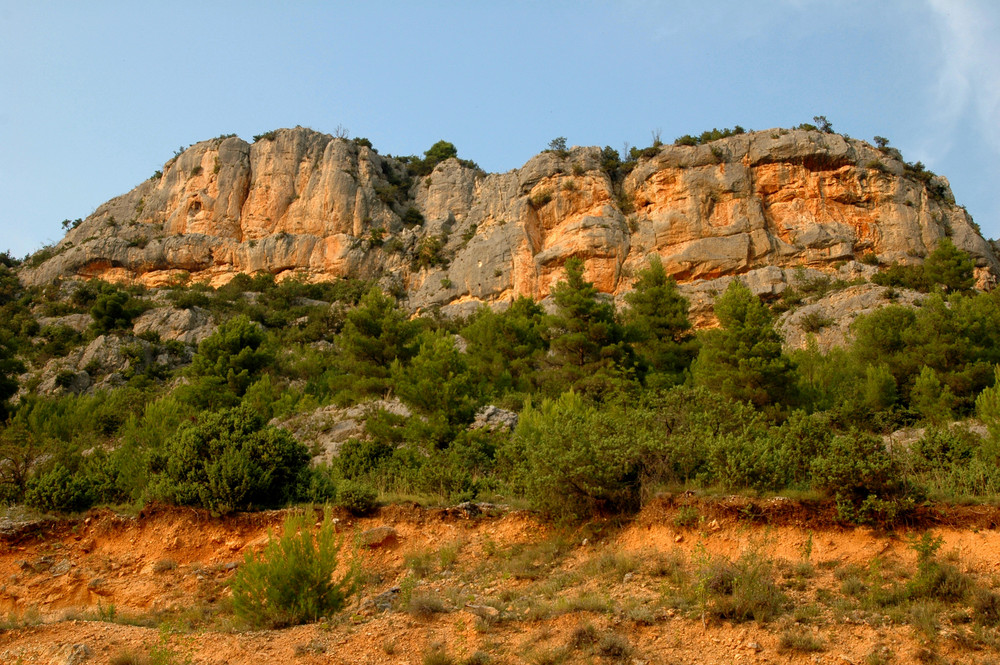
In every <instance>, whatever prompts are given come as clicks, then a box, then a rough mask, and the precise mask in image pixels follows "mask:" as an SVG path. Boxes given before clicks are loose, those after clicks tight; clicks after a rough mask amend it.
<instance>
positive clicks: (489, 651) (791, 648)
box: [0, 495, 1000, 665]
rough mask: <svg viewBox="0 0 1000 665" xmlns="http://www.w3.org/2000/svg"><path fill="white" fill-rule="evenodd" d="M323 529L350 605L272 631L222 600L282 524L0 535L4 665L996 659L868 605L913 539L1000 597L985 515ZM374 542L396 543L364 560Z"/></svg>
mask: <svg viewBox="0 0 1000 665" xmlns="http://www.w3.org/2000/svg"><path fill="white" fill-rule="evenodd" d="M473 512H474V511H473ZM336 517H337V519H338V520H339V521H338V524H337V528H338V531H339V532H340V533H342V534H343V535H344V536H345V547H344V549H343V555H344V558H345V565H347V562H348V561H347V560H349V559H352V557H353V558H354V559H355V560H356V561H357V563H358V564H359V565H360V567H361V570H362V571H363V582H364V584H363V586H362V588H361V589H360V592H359V593H358V594H357V595H356V596H354V597H352V599H351V600H350V605H349V607H348V608H347V609H346V610H345V611H343V612H342V613H340V614H338V615H337V616H335V617H329V618H328V619H326V620H323V621H320V622H318V623H316V624H311V625H306V626H298V627H295V628H290V629H285V630H275V631H249V630H246V629H245V628H243V627H241V626H239V625H238V624H237V623H236V622H235V619H234V618H233V615H232V613H231V611H230V610H229V607H228V597H229V591H228V586H227V583H228V581H229V579H230V578H231V577H232V575H233V574H234V573H235V571H236V570H237V569H238V566H239V563H240V562H241V561H242V559H243V557H244V555H245V554H246V553H247V552H250V551H259V550H260V549H261V548H262V547H263V545H264V544H265V543H266V542H267V539H268V537H269V532H276V531H277V530H278V529H279V528H280V525H281V522H282V520H283V518H284V512H283V511H273V512H265V513H253V514H244V515H236V516H230V517H226V518H215V517H211V516H209V515H208V514H206V513H204V512H201V511H195V510H186V509H178V508H165V507H151V508H148V509H147V510H145V511H143V512H142V513H141V514H140V515H138V516H136V517H126V516H120V515H116V514H114V513H113V512H111V511H107V510H102V511H95V512H92V513H91V514H89V515H88V516H87V517H86V518H84V519H80V520H67V521H47V522H42V523H39V524H36V525H34V526H31V527H24V526H23V525H22V526H21V527H19V529H18V530H17V531H16V532H11V533H8V534H7V535H6V536H0V537H2V540H0V613H2V614H0V616H4V615H6V617H7V620H6V621H5V622H4V621H0V663H24V664H25V665H27V664H31V663H45V664H49V663H57V664H59V665H63V664H65V663H97V664H104V663H117V664H119V665H123V664H124V663H149V664H150V665H152V664H154V663H155V664H167V663H259V662H268V661H274V662H289V663H290V662H294V663H303V664H308V663H414V664H417V663H423V662H425V657H426V658H428V659H431V658H434V657H437V658H438V660H437V661H436V662H440V663H447V662H452V663H462V662H470V663H473V662H475V663H487V662H489V663H522V662H524V663H534V664H543V663H577V662H594V663H614V662H620V663H636V662H638V663H678V664H679V663H703V664H709V663H734V662H746V663H812V662H830V663H857V664H860V663H865V662H896V663H908V662H916V661H917V660H923V662H935V660H934V659H939V660H938V661H937V662H945V661H947V662H961V663H973V662H988V659H989V658H990V657H995V653H996V649H997V647H998V645H1000V634H998V632H997V628H996V627H995V626H989V625H986V624H984V623H983V622H982V621H980V620H979V618H978V617H979V615H977V614H976V608H975V607H974V605H975V602H979V601H975V602H974V601H972V600H969V599H968V598H967V599H966V600H963V601H960V602H959V601H946V600H943V599H938V598H925V599H921V600H919V601H913V602H909V601H907V602H906V603H897V602H896V601H892V602H891V603H888V604H885V601H884V598H883V597H882V595H880V593H881V592H880V591H879V590H880V589H882V588H883V587H884V588H885V589H887V590H889V589H897V590H898V589H905V588H908V587H907V585H909V584H911V580H913V578H914V575H916V566H917V553H916V549H915V547H914V538H915V537H917V536H919V535H920V534H922V533H924V532H925V531H930V532H931V533H932V534H933V535H934V536H935V537H940V538H941V539H942V544H941V545H940V548H939V549H938V552H937V555H938V557H939V558H940V560H941V561H942V562H945V563H947V565H949V566H951V567H952V568H953V569H954V570H955V571H958V572H957V573H956V574H961V575H964V576H965V578H967V579H970V580H973V582H974V584H975V585H976V588H977V589H979V590H980V591H979V592H980V593H987V592H989V591H991V590H992V591H993V592H996V587H997V586H998V583H1000V531H998V530H997V528H996V525H997V522H998V521H1000V510H997V509H996V508H993V507H983V506H974V507H957V508H946V507H941V506H938V507H928V508H923V509H922V512H918V514H917V515H916V516H914V518H913V520H912V522H911V523H910V524H908V525H907V526H905V527H904V528H900V529H896V530H894V531H888V532H884V531H878V530H874V529H869V528H847V527H844V526H841V525H838V524H837V523H836V522H835V520H834V515H833V513H832V510H831V509H830V508H828V507H824V506H819V505H812V504H809V503H802V502H796V501H790V500H784V499H770V500H747V499H743V498H731V499H716V500H707V499H702V498H698V497H693V496H688V495H677V496H672V497H661V498H659V499H657V500H655V501H653V502H652V503H651V504H650V505H648V506H647V507H646V508H645V509H644V510H643V511H642V512H641V513H640V514H639V515H637V516H635V517H633V518H631V519H629V520H618V519H607V520H595V521H592V522H590V523H587V524H584V525H577V526H573V527H565V526H559V525H553V524H550V523H545V522H543V521H541V520H539V519H538V518H537V517H536V516H535V515H533V514H530V513H527V512H522V511H512V510H495V511H486V512H484V513H482V514H470V512H469V511H467V510H463V509H458V508H451V509H424V508H419V507H416V506H407V505H396V506H388V507H384V508H382V509H381V510H380V511H379V512H378V513H377V514H376V515H374V516H371V517H366V518H354V517H351V516H350V515H348V514H346V513H337V514H336ZM378 527H389V528H391V530H392V537H390V538H385V539H384V540H379V542H378V544H376V546H374V547H369V546H366V545H364V544H363V542H364V537H363V535H362V534H365V532H367V531H368V530H370V529H375V528H378ZM377 535H378V537H379V538H382V536H384V535H385V533H383V532H379V533H378V534H377ZM740 561H743V562H749V565H751V566H753V565H758V564H759V565H760V567H761V570H764V571H766V574H767V575H768V576H769V579H771V580H772V581H773V584H774V587H773V592H774V594H775V603H777V604H776V605H775V608H776V610H775V613H774V615H773V616H770V617H769V618H767V619H766V620H753V619H752V618H751V619H750V620H746V621H742V620H739V619H737V618H733V616H732V615H727V614H726V610H724V609H721V610H720V609H719V608H724V607H726V605H725V603H724V602H723V601H726V602H728V600H727V598H726V597H725V594H726V593H727V591H726V589H725V585H726V584H727V583H728V584H730V585H731V584H732V580H729V581H728V582H727V581H726V577H725V575H724V574H722V573H720V574H719V575H718V579H716V577H712V575H710V574H709V573H706V572H705V571H707V570H714V569H712V568H711V567H712V566H716V567H717V568H718V569H719V570H721V571H722V572H723V573H724V572H725V568H726V565H730V564H732V565H735V563H734V562H736V563H738V562H740ZM712 574H714V573H712ZM720 580H721V581H720ZM886 593H887V594H888V593H889V592H888V591H886ZM883 595H884V594H883ZM886 597H889V596H886ZM969 598H971V596H969ZM893 603H895V604H893ZM428 654H431V656H428ZM817 658H818V659H819V660H816V659H817Z"/></svg>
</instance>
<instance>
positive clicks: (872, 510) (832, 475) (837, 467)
mask: <svg viewBox="0 0 1000 665" xmlns="http://www.w3.org/2000/svg"><path fill="white" fill-rule="evenodd" d="M812 472H813V486H814V487H815V488H816V489H817V490H819V491H821V492H823V493H825V494H827V495H828V496H831V497H833V498H834V499H835V500H836V502H837V512H838V514H839V516H840V518H841V519H843V520H844V521H848V522H857V523H861V524H865V523H873V524H880V525H892V524H894V523H896V522H897V521H899V520H900V519H901V518H902V517H903V516H904V515H905V514H906V512H907V511H908V510H910V509H911V508H912V507H913V506H914V505H915V503H916V499H917V498H919V496H920V493H919V492H918V491H917V490H916V488H914V487H913V486H912V485H911V483H910V482H908V481H907V480H905V479H904V474H903V472H902V468H901V466H900V463H899V460H898V459H897V458H895V457H893V456H892V455H891V454H890V453H889V451H888V450H886V446H885V444H884V443H883V442H882V439H881V438H880V437H877V436H873V435H871V434H864V433H862V432H852V433H850V434H842V435H838V436H835V437H834V438H833V440H832V441H831V442H830V445H829V447H828V448H827V449H826V451H825V452H824V454H823V455H822V456H820V457H817V458H816V460H815V461H814V462H813V465H812Z"/></svg>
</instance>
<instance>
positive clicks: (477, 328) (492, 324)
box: [461, 296, 548, 397]
mask: <svg viewBox="0 0 1000 665" xmlns="http://www.w3.org/2000/svg"><path fill="white" fill-rule="evenodd" d="M461 334H462V338H463V339H464V340H465V341H466V342H467V343H468V348H467V349H466V351H467V354H468V363H469V369H470V371H471V372H472V373H473V374H474V375H475V376H477V377H479V379H480V380H481V381H482V382H483V384H484V386H483V388H484V390H488V391H489V392H491V393H492V394H493V395H496V396H498V397H500V396H502V395H504V394H505V393H507V392H511V391H514V392H520V393H529V392H531V391H532V390H533V389H534V378H535V372H536V369H537V367H538V366H539V364H540V363H541V358H542V356H543V355H544V354H545V351H546V350H547V349H548V342H547V341H546V337H545V312H544V310H542V308H541V307H540V306H539V305H538V303H536V302H535V301H534V300H532V299H531V298H525V297H523V296H522V297H520V298H518V299H517V300H515V301H514V302H513V303H512V304H511V306H510V307H508V308H507V309H506V311H503V312H494V311H493V310H492V309H490V308H489V307H483V308H482V309H480V310H479V311H478V312H477V313H476V315H475V316H474V317H473V319H472V320H471V321H470V322H469V323H468V325H466V326H465V327H464V328H462V331H461Z"/></svg>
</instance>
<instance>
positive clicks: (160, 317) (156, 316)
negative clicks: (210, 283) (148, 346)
mask: <svg viewBox="0 0 1000 665" xmlns="http://www.w3.org/2000/svg"><path fill="white" fill-rule="evenodd" d="M215 328H216V326H215V324H214V323H213V322H212V315H211V313H209V312H208V311H207V310H204V309H202V308H201V307H191V308H189V309H177V308H175V307H157V308H156V309H151V310H148V311H146V312H144V313H143V314H142V315H141V316H140V317H139V318H138V319H136V320H135V323H134V325H133V327H132V329H133V331H134V332H135V334H136V335H141V334H142V333H145V332H154V333H156V334H158V335H159V336H160V339H161V340H164V341H167V340H176V341H178V342H183V343H184V344H192V345H197V344H199V343H201V341H202V340H204V339H205V338H206V337H208V336H209V335H211V334H212V333H213V332H215Z"/></svg>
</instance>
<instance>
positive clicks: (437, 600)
mask: <svg viewBox="0 0 1000 665" xmlns="http://www.w3.org/2000/svg"><path fill="white" fill-rule="evenodd" d="M406 611H407V612H409V613H410V614H411V615H413V616H415V617H417V618H418V619H429V618H431V617H432V616H434V615H435V614H442V613H444V612H447V611H448V608H446V607H445V604H444V601H443V600H441V597H440V596H438V595H436V594H433V593H430V592H426V591H418V592H416V593H413V594H411V595H410V602H409V603H407V605H406Z"/></svg>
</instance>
